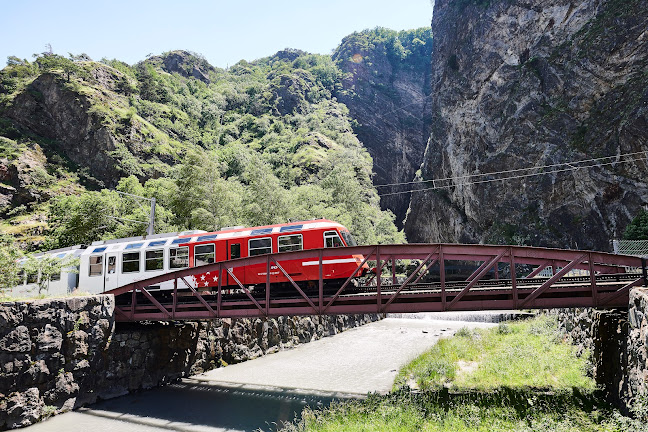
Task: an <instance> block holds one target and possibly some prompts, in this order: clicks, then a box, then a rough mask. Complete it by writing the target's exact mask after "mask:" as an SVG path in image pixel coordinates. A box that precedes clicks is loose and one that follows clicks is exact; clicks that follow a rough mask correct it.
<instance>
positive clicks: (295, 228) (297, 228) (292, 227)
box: [279, 225, 304, 233]
mask: <svg viewBox="0 0 648 432" xmlns="http://www.w3.org/2000/svg"><path fill="white" fill-rule="evenodd" d="M303 226H304V225H290V226H285V227H281V228H280V229H279V232H280V233H285V232H291V231H301V229H302V227H303Z"/></svg>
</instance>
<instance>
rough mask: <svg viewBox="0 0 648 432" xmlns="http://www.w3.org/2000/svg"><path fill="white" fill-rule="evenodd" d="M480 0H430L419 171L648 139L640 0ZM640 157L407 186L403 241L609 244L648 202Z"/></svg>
mask: <svg viewBox="0 0 648 432" xmlns="http://www.w3.org/2000/svg"><path fill="white" fill-rule="evenodd" d="M486 3H488V5H487V6H483V5H481V4H479V2H456V1H449V0H438V1H436V3H435V11H434V18H433V21H432V28H433V31H434V37H435V42H434V44H435V49H434V54H433V58H432V79H431V83H432V103H431V112H432V131H431V135H430V141H429V143H428V147H427V149H426V153H425V159H424V163H423V167H422V179H423V180H431V179H442V178H459V177H462V176H467V175H470V174H475V173H492V172H499V171H503V170H513V169H520V168H527V167H533V166H543V165H551V164H557V163H562V162H570V161H577V160H584V159H590V158H597V157H603V156H617V155H621V154H627V153H633V152H638V151H646V150H647V149H648V127H647V125H648V80H647V79H646V75H645V73H646V72H645V71H646V68H647V66H648V37H647V36H646V28H647V27H648V4H647V3H646V2H645V1H642V0H629V1H620V0H588V1H583V2H574V1H570V0H548V1H542V2H540V1H537V0H515V1H499V0H496V1H492V2H486ZM635 157H636V156H635ZM618 160H619V158H618V157H617V158H613V159H611V162H615V161H617V162H618ZM647 171H648V168H647V165H646V161H645V159H640V160H636V161H633V162H631V163H613V164H610V165H607V166H601V167H596V168H589V169H579V170H576V171H564V172H556V173H553V174H547V175H542V176H529V177H524V178H520V179H516V180H508V181H505V182H498V181H495V182H489V183H478V184H464V185H456V184H455V185H454V186H452V187H450V188H449V189H446V190H439V191H430V192H420V193H415V194H414V195H413V197H412V201H411V205H410V210H409V215H408V218H407V221H406V224H405V230H406V233H407V235H408V238H409V240H410V241H424V242H438V241H449V242H456V241H458V242H469V243H473V242H485V243H519V244H530V245H536V246H558V247H570V248H583V249H598V250H609V249H610V248H611V245H610V244H609V241H610V238H613V237H619V236H620V235H621V234H622V233H623V230H624V229H625V226H626V225H627V223H628V222H629V221H630V220H631V218H632V217H633V216H634V215H635V214H636V213H637V212H638V210H639V209H640V208H641V206H642V205H645V204H646V203H648V186H647V185H646V183H645V181H644V180H645V176H646V174H647ZM488 178H490V177H487V178H486V179H488Z"/></svg>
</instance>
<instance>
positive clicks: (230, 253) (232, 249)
mask: <svg viewBox="0 0 648 432" xmlns="http://www.w3.org/2000/svg"><path fill="white" fill-rule="evenodd" d="M226 246H227V260H233V259H236V258H241V242H240V241H232V242H230V241H229V240H228V241H227V245H226ZM223 282H224V283H223V284H224V285H232V284H234V283H235V282H234V280H233V279H232V278H231V277H230V276H229V274H227V275H226V276H225V280H224V281H223Z"/></svg>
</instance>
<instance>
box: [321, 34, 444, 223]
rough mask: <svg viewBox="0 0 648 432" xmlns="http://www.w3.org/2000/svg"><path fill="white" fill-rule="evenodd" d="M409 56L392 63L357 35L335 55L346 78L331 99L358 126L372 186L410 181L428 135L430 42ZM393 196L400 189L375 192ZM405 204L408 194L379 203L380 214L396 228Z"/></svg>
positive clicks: (381, 50)
mask: <svg viewBox="0 0 648 432" xmlns="http://www.w3.org/2000/svg"><path fill="white" fill-rule="evenodd" d="M369 34H371V32H369ZM371 39H372V40H373V37H372V38H371ZM412 50H413V52H412V53H411V54H410V56H409V57H407V58H406V59H404V60H401V59H395V58H393V56H392V57H391V58H390V55H389V48H388V47H386V46H385V42H378V43H377V44H375V45H374V44H373V43H372V44H368V43H366V41H365V40H364V38H363V34H360V35H352V36H349V37H347V38H345V39H344V40H343V41H342V44H341V45H340V46H339V47H338V49H337V50H336V51H335V53H334V54H333V60H334V61H336V63H337V64H338V66H339V67H340V69H341V70H342V71H343V72H344V73H345V74H346V77H345V79H344V80H343V89H342V90H341V91H338V92H336V94H335V97H337V99H338V100H339V101H340V102H343V103H344V104H346V106H347V107H348V108H349V113H350V114H351V116H352V117H353V119H354V120H356V121H357V125H356V126H355V127H354V131H355V133H356V134H357V135H358V139H359V140H360V141H361V142H362V143H363V144H364V146H365V147H366V148H367V150H368V151H369V153H370V154H371V157H372V158H373V160H374V171H375V173H376V176H375V177H374V184H376V185H382V184H392V183H401V182H408V181H411V180H413V179H414V176H415V173H416V171H417V170H418V169H419V168H420V166H421V160H422V159H423V152H424V151H425V146H426V143H427V140H428V137H429V135H430V120H429V116H428V111H427V105H428V102H429V84H430V83H429V78H430V68H429V56H430V51H431V50H432V42H431V41H428V42H427V44H426V45H421V46H420V47H418V50H415V49H414V48H412ZM395 190H396V191H398V190H402V188H398V189H393V188H380V189H379V190H378V192H379V193H382V192H392V191H395ZM409 199H410V197H409V195H408V194H403V195H392V196H385V197H382V198H381V201H380V205H381V208H382V209H390V210H391V211H392V212H393V213H394V214H395V215H396V222H397V224H398V226H399V227H402V222H403V219H404V218H405V213H406V211H407V207H408V205H409Z"/></svg>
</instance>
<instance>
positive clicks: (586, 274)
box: [106, 244, 648, 321]
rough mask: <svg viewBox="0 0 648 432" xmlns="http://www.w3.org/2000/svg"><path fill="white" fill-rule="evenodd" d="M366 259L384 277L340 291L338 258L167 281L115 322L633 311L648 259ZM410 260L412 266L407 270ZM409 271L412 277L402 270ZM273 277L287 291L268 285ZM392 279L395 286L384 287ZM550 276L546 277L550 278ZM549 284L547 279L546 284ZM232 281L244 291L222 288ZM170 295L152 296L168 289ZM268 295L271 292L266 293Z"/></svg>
mask: <svg viewBox="0 0 648 432" xmlns="http://www.w3.org/2000/svg"><path fill="white" fill-rule="evenodd" d="M347 253H348V254H349V255H362V256H364V261H362V262H361V263H358V270H359V269H361V268H362V267H363V266H365V264H369V265H371V266H375V268H376V272H375V273H376V274H381V275H382V277H373V278H371V277H365V278H363V279H361V280H358V279H354V278H352V277H349V278H348V279H346V281H344V282H342V283H338V284H337V285H335V286H334V287H331V286H328V285H327V280H326V279H324V278H323V277H322V275H323V274H324V270H323V269H324V267H323V266H324V265H328V264H327V263H326V258H327V257H334V256H339V255H340V249H339V248H329V249H313V250H302V251H297V252H283V253H278V254H268V255H258V256H254V257H248V258H240V259H236V260H231V261H222V262H218V263H215V264H209V265H205V266H200V267H191V268H186V269H183V270H178V271H174V272H169V273H166V274H164V275H161V276H156V277H152V278H150V279H145V280H141V281H138V282H135V283H131V284H128V285H125V286H122V287H120V288H117V289H114V290H111V291H108V292H106V293H107V294H114V295H115V298H116V312H115V318H116V320H117V321H142V320H154V321H164V320H167V321H168V320H204V319H214V318H228V317H229V318H235V317H272V316H280V315H332V314H361V313H379V314H383V313H399V312H438V311H474V310H506V309H545V308H567V307H627V305H628V299H629V291H630V289H631V288H632V287H635V286H639V285H646V280H648V278H647V277H646V261H645V259H642V258H639V257H636V256H628V255H614V254H609V253H603V252H594V251H582V250H563V249H548V248H537V247H526V246H494V245H463V244H403V245H378V246H357V247H352V248H345V252H344V254H347ZM295 259H307V260H309V261H310V262H311V263H312V262H316V263H318V264H317V265H319V280H314V281H310V282H309V283H308V284H304V283H303V282H301V283H297V282H295V281H294V280H293V279H292V278H291V277H290V275H289V274H288V273H287V272H286V270H285V269H284V268H283V267H282V265H281V263H282V261H288V260H295ZM405 260H406V261H405ZM259 264H261V265H265V266H266V275H267V276H266V284H265V287H259V286H257V287H252V286H245V285H244V284H242V283H241V282H240V281H239V280H238V279H237V278H236V277H235V276H234V270H235V269H237V268H239V267H243V266H248V265H259ZM405 268H406V269H407V270H406V271H405V270H404V269H405ZM271 269H272V270H273V272H274V273H275V274H276V273H277V271H279V272H281V273H283V275H284V276H285V278H286V279H285V280H286V281H287V282H286V283H284V284H283V285H282V287H278V286H276V285H274V284H272V283H271V282H270V274H271ZM205 272H213V273H212V274H217V275H218V286H214V287H210V288H208V289H198V288H196V287H194V286H193V284H192V283H190V282H188V280H187V279H188V278H191V277H192V276H196V275H200V274H205ZM384 274H388V275H389V276H387V277H385V275H384ZM546 274H548V275H546ZM543 275H545V276H543ZM227 276H229V278H230V280H234V281H235V282H236V285H235V287H234V289H232V287H231V286H230V287H223V286H221V281H222V280H223V277H227ZM162 283H166V284H167V286H172V288H171V289H168V290H154V287H156V286H157V287H159V286H160V284H162ZM260 288H263V289H260Z"/></svg>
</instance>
